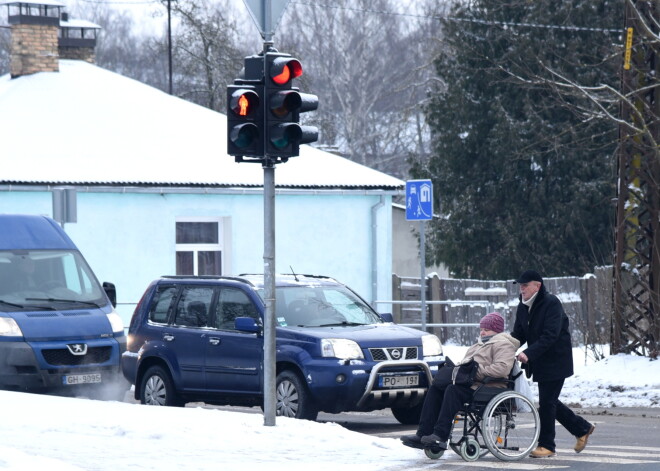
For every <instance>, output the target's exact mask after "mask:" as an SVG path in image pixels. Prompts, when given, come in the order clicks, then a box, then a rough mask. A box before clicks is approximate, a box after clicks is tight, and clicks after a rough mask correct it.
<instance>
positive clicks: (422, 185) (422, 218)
mask: <svg viewBox="0 0 660 471" xmlns="http://www.w3.org/2000/svg"><path fill="white" fill-rule="evenodd" d="M406 219H407V220H408V221H419V260H420V285H421V287H420V303H421V312H420V317H421V322H420V323H421V325H422V330H423V331H426V221H430V220H431V219H433V182H431V180H408V181H407V182H406Z"/></svg>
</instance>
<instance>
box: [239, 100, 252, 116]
mask: <svg viewBox="0 0 660 471" xmlns="http://www.w3.org/2000/svg"><path fill="white" fill-rule="evenodd" d="M249 104H250V101H249V100H248V99H247V98H245V95H241V97H240V98H239V99H238V108H239V110H238V114H239V115H240V116H247V115H248V111H249V108H248V105H249Z"/></svg>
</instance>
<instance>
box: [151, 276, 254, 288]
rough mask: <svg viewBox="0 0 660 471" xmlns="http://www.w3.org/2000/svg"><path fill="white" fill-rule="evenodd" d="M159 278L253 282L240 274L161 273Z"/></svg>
mask: <svg viewBox="0 0 660 471" xmlns="http://www.w3.org/2000/svg"><path fill="white" fill-rule="evenodd" d="M161 278H166V279H172V280H232V281H240V282H241V283H248V284H250V285H252V286H254V284H253V283H252V282H251V281H250V280H248V279H247V278H241V276H221V275H163V276H161Z"/></svg>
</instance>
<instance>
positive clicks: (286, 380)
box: [275, 370, 319, 420]
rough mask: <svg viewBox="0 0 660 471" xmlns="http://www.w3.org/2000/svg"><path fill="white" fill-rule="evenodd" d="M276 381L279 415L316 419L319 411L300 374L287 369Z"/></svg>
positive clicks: (277, 410)
mask: <svg viewBox="0 0 660 471" xmlns="http://www.w3.org/2000/svg"><path fill="white" fill-rule="evenodd" d="M275 381H276V383H277V384H276V387H275V391H276V393H275V394H276V408H275V410H276V413H277V415H280V416H283V417H293V418H295V419H307V420H316V416H317V415H318V414H319V411H318V409H317V408H316V406H315V405H314V401H313V399H312V398H311V396H310V394H309V390H308V389H307V385H305V384H304V383H303V381H302V380H301V379H300V376H298V375H297V374H296V373H294V372H293V371H288V370H287V371H282V372H281V373H280V374H278V375H277V379H276V380H275Z"/></svg>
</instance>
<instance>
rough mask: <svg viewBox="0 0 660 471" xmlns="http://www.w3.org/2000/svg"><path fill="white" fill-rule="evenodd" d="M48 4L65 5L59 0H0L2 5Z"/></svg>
mask: <svg viewBox="0 0 660 471" xmlns="http://www.w3.org/2000/svg"><path fill="white" fill-rule="evenodd" d="M19 3H21V4H23V5H47V6H54V7H64V6H65V5H64V3H62V2H58V1H57V0H0V5H16V4H19Z"/></svg>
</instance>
